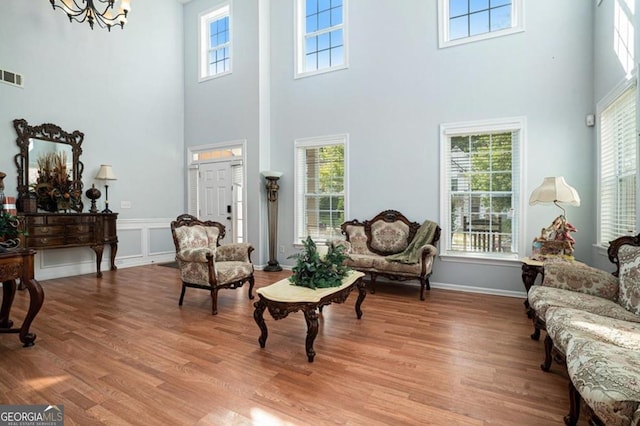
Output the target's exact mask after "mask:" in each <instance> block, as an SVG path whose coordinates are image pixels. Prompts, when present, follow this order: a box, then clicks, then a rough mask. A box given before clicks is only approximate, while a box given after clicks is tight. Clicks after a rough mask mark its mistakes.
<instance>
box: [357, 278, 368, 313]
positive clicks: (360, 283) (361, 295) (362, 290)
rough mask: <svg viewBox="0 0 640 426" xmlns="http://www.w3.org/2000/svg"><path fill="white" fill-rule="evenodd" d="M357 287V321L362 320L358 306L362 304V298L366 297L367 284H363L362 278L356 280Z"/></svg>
mask: <svg viewBox="0 0 640 426" xmlns="http://www.w3.org/2000/svg"><path fill="white" fill-rule="evenodd" d="M356 285H357V286H358V300H356V316H357V317H358V319H360V318H362V309H360V305H362V302H364V298H365V297H366V296H367V284H366V283H365V282H364V280H363V279H362V278H359V279H358V282H357V284H356Z"/></svg>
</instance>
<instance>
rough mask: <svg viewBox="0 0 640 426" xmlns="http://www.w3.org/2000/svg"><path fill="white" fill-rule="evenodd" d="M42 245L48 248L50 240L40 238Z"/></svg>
mask: <svg viewBox="0 0 640 426" xmlns="http://www.w3.org/2000/svg"><path fill="white" fill-rule="evenodd" d="M40 243H42V245H43V246H46V245H47V244H49V239H48V238H40Z"/></svg>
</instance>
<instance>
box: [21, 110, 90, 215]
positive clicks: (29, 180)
mask: <svg viewBox="0 0 640 426" xmlns="http://www.w3.org/2000/svg"><path fill="white" fill-rule="evenodd" d="M13 127H14V128H15V129H16V133H17V134H18V138H17V139H16V143H17V144H18V147H19V149H20V152H19V153H18V154H17V155H16V156H15V157H14V161H15V163H16V167H17V168H18V203H17V204H18V210H19V211H20V212H24V213H35V212H36V210H37V209H40V210H44V211H48V212H60V211H68V210H73V211H76V212H81V211H82V207H83V204H82V186H83V185H82V172H83V170H84V165H83V164H82V162H81V161H80V154H82V147H81V146H82V140H83V139H84V133H82V132H80V131H78V130H75V131H74V132H73V133H67V132H66V131H64V130H62V129H61V128H60V127H59V126H57V125H55V124H50V123H45V124H42V125H40V126H30V125H29V124H28V123H27V121H26V120H24V119H16V120H13Z"/></svg>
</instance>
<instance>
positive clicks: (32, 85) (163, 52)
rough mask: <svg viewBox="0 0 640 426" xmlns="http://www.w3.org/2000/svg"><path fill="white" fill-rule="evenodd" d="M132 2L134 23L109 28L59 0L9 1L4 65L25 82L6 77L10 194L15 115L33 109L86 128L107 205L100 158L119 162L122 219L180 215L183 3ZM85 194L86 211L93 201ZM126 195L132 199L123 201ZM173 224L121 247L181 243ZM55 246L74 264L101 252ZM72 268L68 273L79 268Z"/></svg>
mask: <svg viewBox="0 0 640 426" xmlns="http://www.w3.org/2000/svg"><path fill="white" fill-rule="evenodd" d="M132 3H133V4H132V8H133V9H132V11H131V14H130V16H129V24H128V25H126V26H125V28H124V29H123V30H121V29H119V28H116V29H113V30H112V31H111V33H108V32H107V31H106V30H101V29H95V30H93V31H91V30H90V29H89V26H88V24H86V23H85V24H79V23H75V22H74V23H69V20H68V18H67V17H66V16H65V14H64V13H62V12H61V11H60V10H55V11H54V10H52V8H51V5H50V4H49V2H45V1H38V2H35V1H23V0H4V1H3V2H2V12H1V13H0V40H2V42H1V43H0V69H7V70H11V71H15V72H18V73H21V74H23V75H24V81H25V87H24V88H16V87H13V86H9V85H6V84H2V83H0V154H1V155H0V170H1V171H4V172H5V173H7V175H8V176H7V178H6V179H5V184H6V185H5V186H6V189H5V192H6V193H7V195H15V193H16V167H15V165H14V163H13V156H14V155H15V154H16V153H17V152H18V149H17V146H16V143H15V140H16V134H15V131H14V129H13V126H12V121H13V120H14V119H16V118H24V119H26V120H27V121H28V122H29V123H30V124H33V125H39V124H42V123H55V124H57V125H59V126H60V127H62V128H63V129H65V130H67V131H73V130H76V129H77V130H80V131H82V132H84V133H85V139H84V143H83V145H82V148H83V153H82V157H81V161H82V162H83V163H84V166H85V168H84V174H83V181H84V184H85V188H89V187H91V184H92V183H96V186H97V187H99V188H100V189H101V190H102V191H103V198H102V199H100V200H99V207H100V209H102V208H103V204H102V203H103V201H104V188H103V187H102V183H101V182H97V181H95V180H94V179H93V177H94V176H95V174H96V173H97V171H98V168H99V167H100V164H102V163H106V164H111V165H112V166H113V170H114V172H115V174H116V176H117V177H118V180H116V181H113V182H110V185H109V199H110V200H109V201H110V207H111V209H112V210H113V211H116V212H118V213H119V219H120V222H121V223H124V222H126V221H127V220H129V221H133V222H135V221H138V222H147V221H148V219H150V218H172V217H176V215H177V214H179V213H182V212H183V211H184V210H183V208H184V207H183V206H184V204H183V194H184V186H183V182H184V166H183V160H182V159H183V157H184V147H183V125H184V118H183V117H184V90H183V81H184V78H183V26H182V25H183V24H182V5H181V4H180V3H178V2H177V1H174V0H162V1H157V0H136V1H134V2H132ZM84 201H85V206H86V208H85V211H86V210H87V209H88V207H89V202H88V200H87V199H85V200H84ZM121 201H130V202H131V206H132V207H131V208H130V209H121V208H120V204H121ZM154 220H155V219H154ZM164 222H166V220H165V221H164ZM164 232H166V239H165V238H152V239H150V240H141V239H140V238H137V237H135V238H129V237H128V235H126V233H124V232H123V233H122V235H121V238H120V249H119V254H122V256H123V257H126V256H128V255H131V256H132V257H136V258H139V257H140V256H141V254H140V253H139V252H140V251H141V246H142V245H145V244H151V245H159V246H161V247H162V248H161V249H160V248H159V249H157V250H156V251H162V250H165V249H167V248H168V249H171V248H172V243H171V235H170V232H169V229H168V223H166V230H164V231H163V235H164ZM132 245H133V246H132ZM153 250H154V249H153V248H151V251H153ZM65 252H66V254H65ZM49 254H50V257H51V258H53V257H56V258H59V257H66V259H59V261H60V263H61V264H64V263H65V262H69V263H74V261H75V260H77V259H78V256H79V257H84V256H85V255H86V256H89V257H90V256H91V251H90V250H89V249H72V250H65V251H63V252H60V251H55V253H54V251H50V252H49ZM63 255H64V256H63ZM89 264H90V262H89ZM88 268H89V270H91V269H92V268H91V266H88ZM67 269H68V271H67V272H65V271H64V268H63V270H62V271H61V272H60V274H62V275H65V274H66V275H72V274H73V272H72V271H71V269H70V268H67ZM36 277H41V276H40V275H39V274H38V273H37V274H36Z"/></svg>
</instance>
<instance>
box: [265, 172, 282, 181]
mask: <svg viewBox="0 0 640 426" xmlns="http://www.w3.org/2000/svg"><path fill="white" fill-rule="evenodd" d="M282 175H283V173H282V172H276V171H274V170H266V171H264V172H262V176H264V177H265V178H271V179H279V178H280V177H281V176H282Z"/></svg>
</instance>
